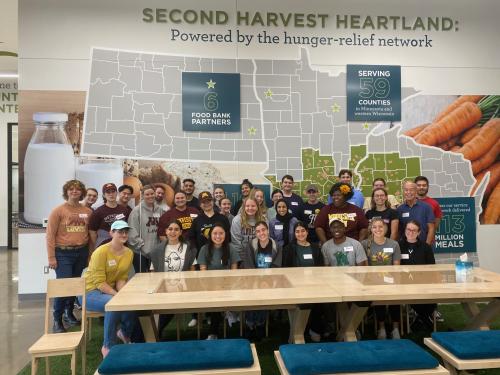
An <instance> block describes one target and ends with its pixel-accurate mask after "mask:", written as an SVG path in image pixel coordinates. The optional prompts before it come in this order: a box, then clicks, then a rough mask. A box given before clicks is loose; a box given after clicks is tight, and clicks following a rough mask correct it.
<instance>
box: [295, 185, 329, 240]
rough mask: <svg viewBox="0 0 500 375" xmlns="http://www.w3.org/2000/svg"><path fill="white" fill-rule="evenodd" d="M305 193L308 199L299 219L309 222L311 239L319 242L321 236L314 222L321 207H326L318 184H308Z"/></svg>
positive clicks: (302, 207)
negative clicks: (320, 198) (321, 198)
mask: <svg viewBox="0 0 500 375" xmlns="http://www.w3.org/2000/svg"><path fill="white" fill-rule="evenodd" d="M305 194H306V195H307V201H305V202H304V203H303V204H302V206H301V209H300V212H299V220H300V221H302V222H304V223H306V224H307V228H308V238H309V241H310V242H311V243H314V244H318V243H319V237H318V235H317V234H316V230H315V229H314V222H315V221H316V217H317V216H318V214H319V212H320V211H321V209H322V208H323V207H325V204H324V203H323V202H321V201H320V200H319V189H318V186H317V185H315V184H309V185H307V187H306V189H305Z"/></svg>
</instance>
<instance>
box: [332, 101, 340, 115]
mask: <svg viewBox="0 0 500 375" xmlns="http://www.w3.org/2000/svg"><path fill="white" fill-rule="evenodd" d="M332 112H334V113H336V112H340V106H339V105H338V104H337V103H333V105H332Z"/></svg>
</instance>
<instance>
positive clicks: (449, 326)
mask: <svg viewBox="0 0 500 375" xmlns="http://www.w3.org/2000/svg"><path fill="white" fill-rule="evenodd" d="M439 311H440V312H441V313H442V315H443V317H444V322H442V323H438V330H439V331H448V330H460V329H461V328H463V327H464V324H465V321H466V317H465V314H464V311H463V309H462V307H461V306H460V305H440V306H439ZM284 315H286V314H284ZM187 319H189V316H186V321H187ZM372 324H373V323H372ZM372 324H371V325H370V324H368V325H366V326H365V330H364V334H363V339H374V338H375V333H374V327H373V325H372ZM492 328H495V329H500V317H499V318H498V319H497V320H496V321H495V322H494V323H493V324H492ZM102 333H103V326H102V322H101V321H100V320H98V319H94V323H93V325H92V339H91V340H90V342H89V343H88V344H87V374H94V372H95V370H96V368H97V366H98V365H99V363H100V361H101V350H100V349H101V345H102ZM164 334H165V339H167V340H175V339H176V328H175V321H174V322H172V323H171V324H170V325H169V327H168V328H167V330H166V331H165V332H164ZM196 335H197V333H196V329H195V328H187V327H186V325H185V324H183V327H182V329H181V339H182V340H187V339H196ZM429 335H430V332H421V333H418V334H416V333H412V334H410V335H404V338H409V339H411V340H414V341H415V342H417V343H418V344H420V345H422V346H423V344H422V342H423V338H424V337H427V336H429ZM206 336H207V332H206V330H205V329H202V335H201V337H202V338H205V337H206ZM227 336H228V338H234V337H238V336H239V326H238V327H235V326H233V327H232V328H231V329H228V335H227ZM307 339H308V337H306V340H307ZM287 340H288V322H287V321H286V319H284V320H283V321H273V322H272V323H271V325H270V331H269V337H268V338H265V339H263V340H262V341H260V342H258V343H257V351H258V355H259V360H260V366H261V368H262V374H263V375H274V374H276V375H278V374H279V371H278V368H277V367H276V365H275V363H274V357H273V351H274V350H276V349H277V348H278V347H279V345H280V344H283V343H286V342H287ZM80 359H81V356H79V358H78V362H77V373H78V374H81V362H80ZM50 370H51V374H52V375H59V374H61V375H67V374H70V373H71V371H70V359H69V356H66V357H51V358H50ZM30 373H31V364H28V365H27V366H26V367H25V368H24V369H23V370H21V371H20V372H19V374H20V375H28V374H30ZM38 373H39V374H45V361H44V360H43V359H42V360H41V361H40V366H39V369H38ZM477 374H481V375H482V374H488V375H494V374H495V375H500V369H495V370H484V371H478V372H477Z"/></svg>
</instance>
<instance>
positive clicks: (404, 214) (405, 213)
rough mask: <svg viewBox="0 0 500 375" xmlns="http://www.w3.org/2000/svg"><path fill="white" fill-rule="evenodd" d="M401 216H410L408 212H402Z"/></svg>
mask: <svg viewBox="0 0 500 375" xmlns="http://www.w3.org/2000/svg"><path fill="white" fill-rule="evenodd" d="M402 216H403V217H410V213H409V212H403V215H402Z"/></svg>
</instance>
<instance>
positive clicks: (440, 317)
mask: <svg viewBox="0 0 500 375" xmlns="http://www.w3.org/2000/svg"><path fill="white" fill-rule="evenodd" d="M434 319H436V321H437V322H444V317H443V315H442V314H441V313H440V312H439V311H437V310H435V311H434Z"/></svg>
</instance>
